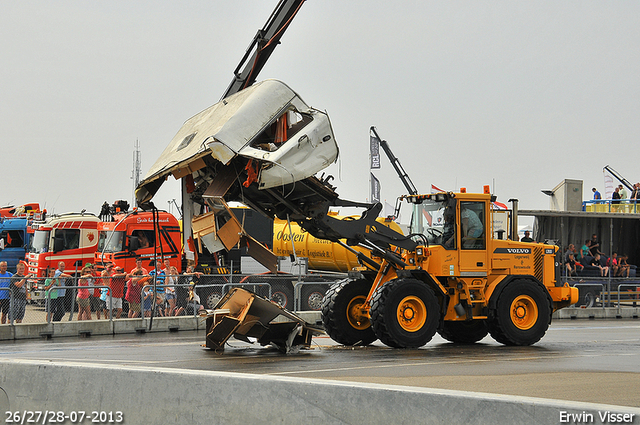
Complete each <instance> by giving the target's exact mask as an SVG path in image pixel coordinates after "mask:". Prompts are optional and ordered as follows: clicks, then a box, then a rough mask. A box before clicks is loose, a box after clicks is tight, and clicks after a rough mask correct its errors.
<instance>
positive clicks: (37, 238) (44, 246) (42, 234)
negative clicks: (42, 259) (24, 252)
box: [29, 230, 51, 254]
mask: <svg viewBox="0 0 640 425" xmlns="http://www.w3.org/2000/svg"><path fill="white" fill-rule="evenodd" d="M50 235H51V231H50V230H36V231H35V232H34V234H33V239H31V249H30V250H29V252H35V253H38V254H39V253H41V252H47V251H49V236H50Z"/></svg>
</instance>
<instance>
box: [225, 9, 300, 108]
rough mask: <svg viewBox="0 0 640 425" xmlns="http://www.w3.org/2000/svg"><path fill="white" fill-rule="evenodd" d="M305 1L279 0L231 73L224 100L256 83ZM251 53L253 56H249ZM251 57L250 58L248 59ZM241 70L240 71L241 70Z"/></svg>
mask: <svg viewBox="0 0 640 425" xmlns="http://www.w3.org/2000/svg"><path fill="white" fill-rule="evenodd" d="M304 1H305V0H280V2H279V3H278V5H277V6H276V8H275V10H274V11H273V12H272V13H271V16H270V17H269V19H268V20H267V23H266V24H264V27H263V28H262V29H261V30H258V32H257V33H256V35H255V37H254V38H253V40H251V43H250V44H249V47H247V51H246V52H245V54H244V56H243V57H242V59H241V60H240V63H239V64H238V66H237V67H236V69H235V71H233V74H234V77H233V80H232V81H231V84H229V87H227V90H226V91H225V92H224V94H223V95H222V97H221V98H220V99H221V100H222V99H225V98H227V97H229V96H231V95H232V94H234V93H237V92H239V91H240V90H242V89H245V88H247V87H249V86H251V85H253V83H255V82H256V78H257V77H258V74H260V71H261V70H262V68H263V67H264V65H265V64H266V63H267V60H269V56H271V53H273V51H274V50H275V48H276V46H277V45H278V44H279V43H280V38H281V37H282V35H283V34H284V32H285V31H286V29H287V27H288V26H289V24H290V23H291V21H292V20H293V18H294V17H295V15H296V13H298V10H300V7H301V6H302V4H303V3H304ZM251 52H253V54H252V55H251ZM249 55H251V58H249ZM241 68H242V69H241Z"/></svg>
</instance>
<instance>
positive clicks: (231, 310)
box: [205, 288, 324, 353]
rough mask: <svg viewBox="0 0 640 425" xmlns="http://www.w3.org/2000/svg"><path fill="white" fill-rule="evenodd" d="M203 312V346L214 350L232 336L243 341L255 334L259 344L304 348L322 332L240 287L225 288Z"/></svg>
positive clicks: (285, 349) (222, 346)
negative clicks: (204, 325)
mask: <svg viewBox="0 0 640 425" xmlns="http://www.w3.org/2000/svg"><path fill="white" fill-rule="evenodd" d="M206 316H207V337H206V341H205V346H206V347H207V348H211V349H214V350H224V344H225V343H226V342H227V340H228V339H229V338H231V336H234V337H235V338H236V339H239V340H242V341H246V342H251V341H250V340H249V338H256V339H257V342H259V343H260V344H261V345H268V344H273V345H275V346H276V347H278V349H279V350H280V351H282V352H284V353H288V352H290V351H291V350H292V348H294V347H298V346H300V347H306V348H308V347H309V346H310V345H311V338H312V337H313V336H314V335H320V334H322V333H324V331H323V330H322V328H320V327H316V326H313V325H311V324H309V323H307V322H305V321H304V320H303V319H302V318H300V317H298V316H297V315H295V314H293V313H292V312H290V311H288V310H286V309H284V308H282V307H280V306H279V305H278V304H275V303H273V302H271V301H268V300H266V299H264V298H262V297H260V296H258V295H256V294H254V293H252V292H250V291H247V290H244V289H241V288H234V289H232V290H231V291H229V292H228V293H227V294H226V295H225V296H224V297H223V298H222V299H221V300H220V302H219V303H218V305H217V306H216V309H215V310H213V311H208V312H207V314H206Z"/></svg>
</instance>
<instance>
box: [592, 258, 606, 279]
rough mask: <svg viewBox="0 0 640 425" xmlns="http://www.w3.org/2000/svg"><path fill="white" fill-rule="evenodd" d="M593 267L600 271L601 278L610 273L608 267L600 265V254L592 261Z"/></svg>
mask: <svg viewBox="0 0 640 425" xmlns="http://www.w3.org/2000/svg"><path fill="white" fill-rule="evenodd" d="M591 265H592V266H594V267H597V268H599V269H600V276H606V275H607V274H608V273H609V268H608V267H606V266H605V267H602V265H601V264H600V254H598V253H596V256H595V257H593V259H592V260H591Z"/></svg>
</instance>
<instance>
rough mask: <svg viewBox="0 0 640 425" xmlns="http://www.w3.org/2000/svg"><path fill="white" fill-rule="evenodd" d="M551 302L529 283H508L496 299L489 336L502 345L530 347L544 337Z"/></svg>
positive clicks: (524, 281)
mask: <svg viewBox="0 0 640 425" xmlns="http://www.w3.org/2000/svg"><path fill="white" fill-rule="evenodd" d="M552 312H553V311H552V308H551V298H550V297H549V295H548V294H547V293H546V292H545V289H544V288H543V287H542V285H540V284H538V283H537V282H535V281H532V280H525V279H518V280H515V281H513V282H511V283H510V284H509V285H508V286H507V287H506V288H504V290H503V291H502V292H501V293H500V294H499V295H498V301H497V304H496V308H495V310H494V311H493V315H492V318H491V320H490V321H489V332H490V333H491V336H492V337H493V338H494V339H495V340H496V341H498V342H500V343H502V344H505V345H531V344H535V343H536V342H538V341H539V340H540V338H542V337H543V336H544V334H545V333H546V332H547V329H548V328H549V324H550V323H551V313H552Z"/></svg>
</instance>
